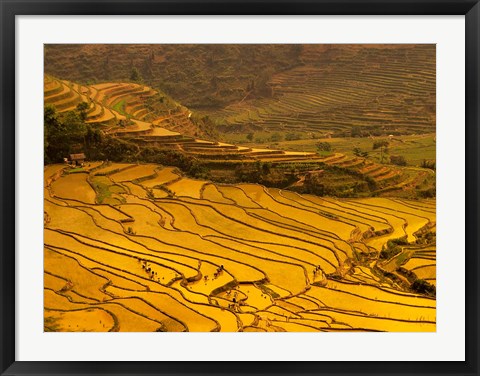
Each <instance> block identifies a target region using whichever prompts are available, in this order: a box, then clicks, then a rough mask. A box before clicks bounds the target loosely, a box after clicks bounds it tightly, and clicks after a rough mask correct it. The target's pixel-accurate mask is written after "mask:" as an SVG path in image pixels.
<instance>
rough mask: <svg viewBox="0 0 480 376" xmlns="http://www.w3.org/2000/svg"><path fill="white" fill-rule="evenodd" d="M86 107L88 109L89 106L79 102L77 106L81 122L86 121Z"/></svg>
mask: <svg viewBox="0 0 480 376" xmlns="http://www.w3.org/2000/svg"><path fill="white" fill-rule="evenodd" d="M88 107H90V105H89V104H88V103H87V102H81V103H79V104H77V111H78V115H79V116H80V119H81V120H82V121H85V120H86V119H87V110H88Z"/></svg>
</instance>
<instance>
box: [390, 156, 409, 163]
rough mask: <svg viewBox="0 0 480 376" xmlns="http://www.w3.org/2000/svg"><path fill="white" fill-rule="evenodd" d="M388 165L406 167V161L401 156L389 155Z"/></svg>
mask: <svg viewBox="0 0 480 376" xmlns="http://www.w3.org/2000/svg"><path fill="white" fill-rule="evenodd" d="M390 163H392V164H394V165H397V166H406V165H407V160H406V159H405V157H404V156H402V155H391V156H390Z"/></svg>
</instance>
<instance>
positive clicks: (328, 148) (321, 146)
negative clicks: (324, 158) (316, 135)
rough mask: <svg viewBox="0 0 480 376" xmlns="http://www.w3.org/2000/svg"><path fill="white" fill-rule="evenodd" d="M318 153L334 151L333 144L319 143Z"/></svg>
mask: <svg viewBox="0 0 480 376" xmlns="http://www.w3.org/2000/svg"><path fill="white" fill-rule="evenodd" d="M317 150H318V151H332V144H331V143H330V142H318V143H317Z"/></svg>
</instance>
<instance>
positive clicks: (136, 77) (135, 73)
mask: <svg viewBox="0 0 480 376" xmlns="http://www.w3.org/2000/svg"><path fill="white" fill-rule="evenodd" d="M130 80H131V81H135V82H138V81H141V80H142V78H141V77H140V72H139V71H138V69H137V68H135V67H132V71H131V73H130Z"/></svg>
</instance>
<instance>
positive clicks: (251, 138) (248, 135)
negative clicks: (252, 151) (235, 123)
mask: <svg viewBox="0 0 480 376" xmlns="http://www.w3.org/2000/svg"><path fill="white" fill-rule="evenodd" d="M254 136H255V134H254V133H253V132H250V133H249V134H247V140H248V141H250V142H252V141H253V137H254Z"/></svg>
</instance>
